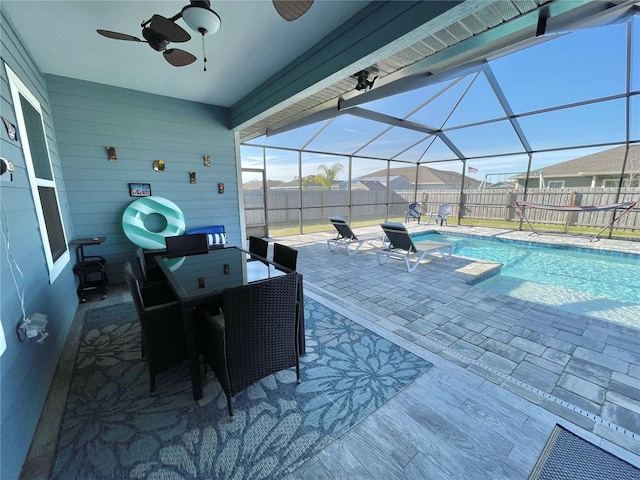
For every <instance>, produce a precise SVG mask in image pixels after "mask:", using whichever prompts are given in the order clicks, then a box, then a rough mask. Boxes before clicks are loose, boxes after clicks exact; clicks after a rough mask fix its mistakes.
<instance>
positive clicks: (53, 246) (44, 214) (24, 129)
mask: <svg viewBox="0 0 640 480" xmlns="http://www.w3.org/2000/svg"><path fill="white" fill-rule="evenodd" d="M4 67H5V69H6V72H7V78H8V79H9V87H10V89H11V98H12V100H13V108H14V110H15V112H16V121H17V123H18V132H19V139H20V142H21V143H22V152H23V155H24V161H25V165H26V168H27V175H28V177H29V185H30V186H31V193H32V195H33V202H34V205H35V209H36V215H37V218H38V225H39V227H40V235H41V236H42V245H43V248H44V254H45V258H46V261H47V267H48V269H49V283H53V282H54V281H55V279H56V278H57V277H58V275H60V272H62V270H63V269H64V267H65V266H66V265H67V264H68V263H69V260H70V254H69V247H68V246H67V235H66V232H65V229H64V223H63V222H62V214H61V212H60V201H59V199H58V190H57V188H56V182H55V178H54V176H53V167H52V166H51V157H50V156H49V145H48V143H47V136H46V135H45V127H44V121H43V119H42V108H41V106H40V102H38V100H37V99H36V97H35V96H34V95H33V94H32V93H31V92H30V91H29V89H28V88H27V87H26V85H25V84H24V83H22V81H21V80H20V78H18V76H17V75H16V74H15V73H14V72H13V70H11V68H9V66H8V65H7V64H6V63H5V65H4Z"/></svg>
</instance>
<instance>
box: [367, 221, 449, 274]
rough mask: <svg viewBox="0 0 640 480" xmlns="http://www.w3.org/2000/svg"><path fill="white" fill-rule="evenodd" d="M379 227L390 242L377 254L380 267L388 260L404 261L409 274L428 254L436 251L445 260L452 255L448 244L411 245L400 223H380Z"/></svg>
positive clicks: (410, 240)
mask: <svg viewBox="0 0 640 480" xmlns="http://www.w3.org/2000/svg"><path fill="white" fill-rule="evenodd" d="M380 226H381V227H382V230H383V231H384V233H385V235H386V236H387V238H389V242H390V243H389V246H388V247H385V248H383V249H382V250H379V251H378V252H377V257H378V263H379V264H380V265H382V264H383V263H385V262H386V261H387V259H388V258H398V259H400V260H404V263H405V264H406V266H407V272H410V273H411V272H413V271H415V269H416V268H418V265H420V261H421V260H422V259H423V258H424V257H425V255H427V254H428V253H431V252H433V251H437V252H439V253H440V254H441V255H442V257H443V258H444V259H445V260H449V258H451V255H452V254H453V245H452V244H450V243H443V242H432V241H427V240H425V241H423V242H418V243H417V244H415V243H413V240H412V238H411V236H410V235H409V232H408V231H407V229H406V227H405V226H404V225H403V224H401V223H382V224H380ZM443 250H444V251H443ZM446 250H448V251H449V252H448V254H447V255H445V251H446ZM412 262H413V263H412Z"/></svg>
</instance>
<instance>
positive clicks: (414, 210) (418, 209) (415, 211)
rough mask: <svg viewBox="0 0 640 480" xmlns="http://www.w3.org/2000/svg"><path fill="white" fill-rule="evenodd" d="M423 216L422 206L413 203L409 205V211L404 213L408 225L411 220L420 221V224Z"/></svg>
mask: <svg viewBox="0 0 640 480" xmlns="http://www.w3.org/2000/svg"><path fill="white" fill-rule="evenodd" d="M421 216H422V204H420V203H417V202H413V203H410V204H409V209H408V210H407V211H406V212H404V223H407V222H408V221H409V220H411V219H413V220H418V223H420V217H421Z"/></svg>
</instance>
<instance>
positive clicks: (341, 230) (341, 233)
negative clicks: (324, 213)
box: [327, 217, 384, 256]
mask: <svg viewBox="0 0 640 480" xmlns="http://www.w3.org/2000/svg"><path fill="white" fill-rule="evenodd" d="M329 221H330V222H331V223H333V226H334V227H336V230H338V235H337V236H336V238H331V239H329V240H327V246H328V247H329V251H331V252H333V251H335V250H336V249H337V248H338V247H344V249H345V250H346V251H347V253H348V254H349V255H350V256H351V255H355V254H356V253H358V250H360V248H362V246H363V245H365V244H367V243H368V244H370V245H374V242H377V243H379V244H380V245H382V243H383V241H384V237H382V238H372V237H369V238H358V237H357V236H356V234H355V233H353V231H352V230H351V227H350V226H349V224H348V223H347V221H346V220H345V219H344V218H342V217H329ZM352 246H355V248H352Z"/></svg>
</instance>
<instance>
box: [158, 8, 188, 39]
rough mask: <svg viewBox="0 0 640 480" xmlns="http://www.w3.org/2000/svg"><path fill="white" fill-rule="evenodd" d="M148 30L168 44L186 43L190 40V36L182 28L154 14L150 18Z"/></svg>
mask: <svg viewBox="0 0 640 480" xmlns="http://www.w3.org/2000/svg"><path fill="white" fill-rule="evenodd" d="M150 28H151V29H152V30H153V31H154V32H155V33H157V34H159V35H161V36H163V37H165V38H166V39H167V40H169V41H170V42H188V41H189V40H191V35H189V34H188V33H187V31H186V30H185V29H184V28H182V27H181V26H180V25H177V24H176V23H174V22H172V21H171V20H169V19H168V18H164V17H163V16H162V15H157V14H156V15H154V16H153V17H151V25H150Z"/></svg>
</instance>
